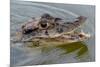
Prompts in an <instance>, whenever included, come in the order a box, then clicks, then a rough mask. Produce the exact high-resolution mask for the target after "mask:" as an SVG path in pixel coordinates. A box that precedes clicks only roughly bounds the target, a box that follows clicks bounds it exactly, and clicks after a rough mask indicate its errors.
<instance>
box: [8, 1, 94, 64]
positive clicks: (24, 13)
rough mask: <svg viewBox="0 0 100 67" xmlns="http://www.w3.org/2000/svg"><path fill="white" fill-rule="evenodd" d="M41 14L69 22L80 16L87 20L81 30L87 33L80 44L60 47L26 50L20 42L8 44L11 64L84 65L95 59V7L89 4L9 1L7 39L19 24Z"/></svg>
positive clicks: (16, 29) (12, 35)
mask: <svg viewBox="0 0 100 67" xmlns="http://www.w3.org/2000/svg"><path fill="white" fill-rule="evenodd" d="M44 13H49V14H51V15H52V16H55V17H60V18H63V19H65V20H71V19H72V18H76V17H78V16H80V15H82V16H86V17H87V18H88V20H87V21H86V23H85V24H84V25H83V27H82V29H83V30H84V31H85V32H86V33H90V34H91V36H92V37H91V38H90V39H89V40H86V41H84V42H76V43H72V44H67V45H66V44H63V45H61V46H56V47H43V48H28V47H23V46H22V45H23V44H22V43H16V44H14V43H12V42H11V59H10V60H11V65H40V64H55V63H57V64H58V63H70V62H71V63H72V62H87V61H94V60H95V29H94V25H95V20H94V19H95V7H94V6H91V5H71V4H68V5H67V4H55V3H37V2H25V1H15V0H11V39H13V38H14V37H15V36H14V34H15V32H16V31H18V29H19V27H20V26H21V25H22V24H23V22H25V21H27V20H28V19H30V18H31V17H39V16H40V15H42V14H44Z"/></svg>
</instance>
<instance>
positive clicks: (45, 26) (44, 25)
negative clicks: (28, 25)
mask: <svg viewBox="0 0 100 67" xmlns="http://www.w3.org/2000/svg"><path fill="white" fill-rule="evenodd" d="M40 25H41V27H42V28H47V26H48V23H41V24H40Z"/></svg>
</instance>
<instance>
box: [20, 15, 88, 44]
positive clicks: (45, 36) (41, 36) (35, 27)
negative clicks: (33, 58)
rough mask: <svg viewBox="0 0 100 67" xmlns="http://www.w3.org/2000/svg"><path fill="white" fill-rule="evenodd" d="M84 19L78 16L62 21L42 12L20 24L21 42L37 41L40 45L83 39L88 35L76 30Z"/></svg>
mask: <svg viewBox="0 0 100 67" xmlns="http://www.w3.org/2000/svg"><path fill="white" fill-rule="evenodd" d="M85 21H86V17H84V16H79V17H78V18H76V19H75V21H73V22H69V21H68V22H67V21H64V20H63V19H62V18H58V17H53V16H51V15H49V14H43V15H42V16H41V17H39V18H32V19H30V20H28V21H27V22H26V23H25V24H23V25H22V28H21V31H20V35H21V41H23V42H39V43H40V44H42V45H45V44H46V45H47V44H49V42H50V43H56V44H57V43H59V44H61V43H65V42H66V43H72V42H77V41H83V40H85V39H88V38H89V37H90V35H89V34H85V33H84V32H77V33H75V30H76V29H77V28H79V27H80V26H81V25H82V24H83V23H84V22H85ZM40 44H39V45H40Z"/></svg>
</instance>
